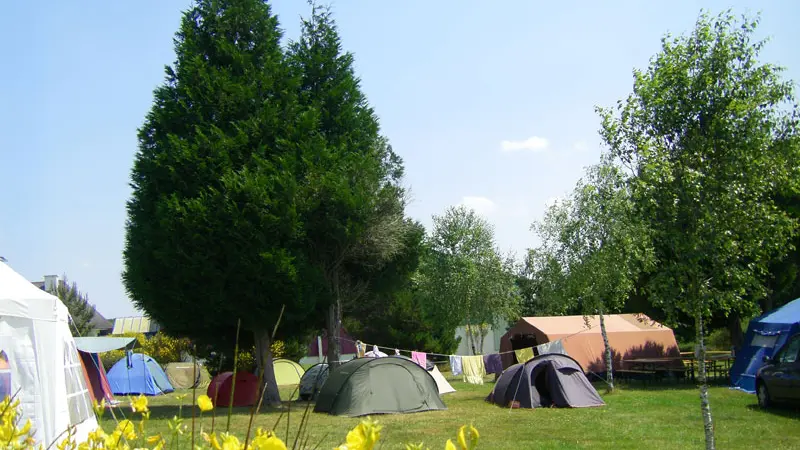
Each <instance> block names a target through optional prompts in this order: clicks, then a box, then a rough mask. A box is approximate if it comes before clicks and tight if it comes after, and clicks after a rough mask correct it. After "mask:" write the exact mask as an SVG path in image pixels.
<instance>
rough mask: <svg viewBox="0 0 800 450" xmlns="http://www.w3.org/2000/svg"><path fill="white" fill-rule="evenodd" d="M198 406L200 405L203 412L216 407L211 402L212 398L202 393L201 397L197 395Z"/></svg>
mask: <svg viewBox="0 0 800 450" xmlns="http://www.w3.org/2000/svg"><path fill="white" fill-rule="evenodd" d="M197 406H199V407H200V411H203V412H206V411H211V410H212V409H214V403H212V402H211V398H210V397H209V396H207V395H201V396H200V397H197Z"/></svg>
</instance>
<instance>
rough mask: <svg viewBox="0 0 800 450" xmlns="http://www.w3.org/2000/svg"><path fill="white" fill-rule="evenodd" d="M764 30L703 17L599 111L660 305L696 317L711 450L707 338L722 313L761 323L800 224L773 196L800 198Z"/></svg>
mask: <svg viewBox="0 0 800 450" xmlns="http://www.w3.org/2000/svg"><path fill="white" fill-rule="evenodd" d="M757 25H758V19H755V20H754V19H751V18H748V17H742V18H741V19H738V20H737V19H736V18H735V17H734V16H732V15H731V14H730V13H729V12H728V13H724V14H721V15H719V16H717V17H713V18H712V17H710V16H709V15H708V14H706V13H703V14H701V15H700V17H699V19H698V20H697V23H696V25H695V28H694V30H693V31H691V33H689V34H688V35H683V36H679V37H672V36H669V35H667V36H665V37H664V39H663V40H662V46H661V51H660V52H659V53H657V54H656V55H655V56H654V57H653V58H652V59H651V61H650V65H649V67H648V68H647V69H646V70H636V71H634V85H633V92H632V93H631V94H630V96H629V97H628V98H627V99H625V100H624V101H621V102H619V104H618V106H617V107H616V108H613V109H601V110H599V112H600V114H601V117H602V128H601V135H602V137H603V139H604V141H605V142H606V144H607V145H608V147H609V148H610V150H611V154H612V155H613V156H614V157H616V158H617V161H619V162H620V163H622V164H624V165H626V166H627V167H628V168H629V169H630V171H631V173H632V174H633V175H635V178H634V179H633V185H632V186H633V195H634V199H635V202H636V206H637V209H638V211H639V214H640V217H642V218H645V219H647V220H648V221H649V228H650V229H651V230H652V231H653V238H654V244H655V245H654V247H655V249H656V257H657V258H658V261H659V263H658V267H657V270H656V271H655V272H654V273H653V274H651V276H649V277H648V280H649V281H648V283H647V288H648V294H649V298H650V299H651V301H652V302H653V303H654V304H655V305H657V306H658V307H660V308H662V309H663V310H665V311H666V312H667V313H673V314H674V313H676V312H679V311H680V312H683V313H686V314H690V315H691V316H692V317H694V321H695V329H696V337H697V344H698V345H697V351H696V356H697V359H698V361H699V374H698V375H699V384H700V405H701V408H700V409H701V413H702V419H703V425H704V430H705V440H706V448H707V449H713V448H715V441H714V424H713V419H712V414H711V406H710V402H709V395H708V387H707V383H706V367H705V342H704V338H705V328H706V322H707V320H708V318H709V317H710V316H711V315H712V313H713V312H715V311H722V312H730V311H739V312H744V313H746V314H753V313H755V312H756V311H757V308H758V300H759V299H761V298H763V297H764V296H765V295H766V294H767V292H766V289H765V281H766V277H767V273H768V265H769V262H770V261H771V260H773V259H774V258H776V257H777V256H780V255H781V254H783V253H784V252H786V251H787V249H788V247H789V243H790V239H791V236H792V235H793V234H795V233H796V231H797V223H796V221H795V220H794V219H792V218H791V217H790V216H789V215H788V214H787V213H786V212H785V210H783V209H781V208H779V207H778V205H776V204H775V201H774V198H775V194H778V193H780V194H782V195H786V194H791V193H792V192H796V191H797V187H798V186H797V180H798V176H797V171H798V161H800V159H798V145H797V144H798V111H797V107H796V104H795V99H794V92H793V87H794V86H793V84H792V83H791V82H789V81H786V80H783V79H782V78H781V75H780V74H781V69H780V68H779V67H776V66H774V65H772V64H765V63H762V62H759V60H758V57H759V53H760V51H761V50H762V48H763V47H764V44H765V43H764V41H754V40H753V33H754V31H755V29H756V27H757Z"/></svg>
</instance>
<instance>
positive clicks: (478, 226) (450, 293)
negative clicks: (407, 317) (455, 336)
mask: <svg viewBox="0 0 800 450" xmlns="http://www.w3.org/2000/svg"><path fill="white" fill-rule="evenodd" d="M512 264H513V259H512V258H508V257H507V258H503V257H502V256H501V255H500V253H499V251H498V250H497V248H496V247H495V244H494V229H493V227H492V225H491V224H490V223H489V222H488V221H487V220H486V219H484V218H483V217H481V216H479V215H478V214H476V213H475V211H473V210H470V209H467V208H466V207H464V206H457V207H450V208H448V209H447V210H446V211H445V213H444V214H443V215H441V216H434V217H433V230H432V232H431V235H430V236H429V237H428V245H427V251H426V254H425V255H424V256H423V260H422V263H421V267H420V276H419V282H420V290H421V291H422V292H423V293H424V294H423V295H424V298H425V302H424V303H425V309H426V312H427V313H428V314H429V315H430V316H431V317H433V318H435V320H436V321H437V322H439V323H441V324H442V325H443V326H445V327H446V328H448V329H451V330H453V331H455V329H456V328H457V327H459V326H462V325H463V326H464V327H465V328H466V331H467V339H468V341H469V345H470V348H471V350H472V353H473V354H480V351H481V349H482V347H483V339H484V338H485V336H486V334H487V332H488V327H489V326H491V325H494V324H495V323H496V322H497V320H502V319H505V320H513V319H515V318H516V317H517V315H518V314H519V305H520V295H519V291H518V288H517V286H516V282H515V272H514V268H513V266H512Z"/></svg>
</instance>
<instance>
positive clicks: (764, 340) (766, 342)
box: [751, 334, 778, 348]
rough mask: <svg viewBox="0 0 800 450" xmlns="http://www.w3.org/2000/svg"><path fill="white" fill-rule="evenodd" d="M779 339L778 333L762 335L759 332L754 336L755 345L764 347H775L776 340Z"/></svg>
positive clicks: (753, 343) (753, 344)
mask: <svg viewBox="0 0 800 450" xmlns="http://www.w3.org/2000/svg"><path fill="white" fill-rule="evenodd" d="M777 340H778V335H774V336H762V335H760V334H757V335H755V336H753V342H752V344H751V345H752V346H753V347H764V348H772V347H775V342H776V341H777Z"/></svg>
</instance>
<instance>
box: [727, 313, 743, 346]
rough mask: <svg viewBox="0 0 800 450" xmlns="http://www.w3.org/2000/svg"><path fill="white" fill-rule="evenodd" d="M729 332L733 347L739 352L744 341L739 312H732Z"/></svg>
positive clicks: (729, 318)
mask: <svg viewBox="0 0 800 450" xmlns="http://www.w3.org/2000/svg"><path fill="white" fill-rule="evenodd" d="M728 331H729V332H730V335H731V346H732V347H733V348H734V349H736V351H737V352H738V350H739V348H740V347H741V346H742V341H744V335H743V333H742V318H741V316H740V315H739V313H738V312H735V311H731V313H730V314H729V315H728Z"/></svg>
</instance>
